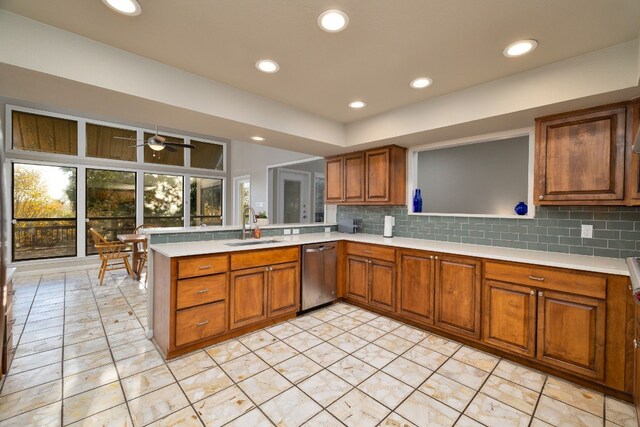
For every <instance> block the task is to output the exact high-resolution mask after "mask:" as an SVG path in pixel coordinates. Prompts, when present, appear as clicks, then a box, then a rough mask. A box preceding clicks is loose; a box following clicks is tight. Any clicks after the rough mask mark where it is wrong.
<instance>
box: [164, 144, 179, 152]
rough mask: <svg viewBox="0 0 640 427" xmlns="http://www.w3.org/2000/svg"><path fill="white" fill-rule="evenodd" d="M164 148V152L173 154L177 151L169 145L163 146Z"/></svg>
mask: <svg viewBox="0 0 640 427" xmlns="http://www.w3.org/2000/svg"><path fill="white" fill-rule="evenodd" d="M164 148H165V150H167V151H172V152H173V151H178V149H177V148H174V147H173V146H171V145H166V144H165V146H164Z"/></svg>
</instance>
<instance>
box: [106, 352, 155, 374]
mask: <svg viewBox="0 0 640 427" xmlns="http://www.w3.org/2000/svg"><path fill="white" fill-rule="evenodd" d="M162 364H164V360H163V359H162V357H161V356H160V355H159V354H158V353H157V352H153V351H149V352H147V353H142V354H139V355H137V356H133V357H129V358H128V359H122V360H118V361H117V362H116V369H118V374H120V378H126V377H129V376H131V375H135V374H137V373H140V372H142V371H146V370H148V369H151V368H155V367H156V366H160V365H162Z"/></svg>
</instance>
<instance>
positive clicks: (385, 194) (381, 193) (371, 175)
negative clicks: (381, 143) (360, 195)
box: [365, 148, 389, 202]
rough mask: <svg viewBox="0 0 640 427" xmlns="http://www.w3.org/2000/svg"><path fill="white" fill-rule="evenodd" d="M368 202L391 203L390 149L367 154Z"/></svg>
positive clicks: (371, 151)
mask: <svg viewBox="0 0 640 427" xmlns="http://www.w3.org/2000/svg"><path fill="white" fill-rule="evenodd" d="M365 175H366V192H365V200H366V201H367V202H387V201H389V148H381V149H379V150H370V151H367V152H366V173H365Z"/></svg>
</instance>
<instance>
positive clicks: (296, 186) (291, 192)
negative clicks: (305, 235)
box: [277, 170, 312, 224]
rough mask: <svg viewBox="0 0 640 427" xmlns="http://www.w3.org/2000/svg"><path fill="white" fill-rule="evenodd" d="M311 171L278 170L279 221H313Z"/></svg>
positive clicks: (298, 222)
mask: <svg viewBox="0 0 640 427" xmlns="http://www.w3.org/2000/svg"><path fill="white" fill-rule="evenodd" d="M309 182H310V178H309V172H301V171H293V170H282V171H280V172H278V195H277V204H278V223H280V224H300V223H310V222H311V207H312V204H311V196H310V193H309Z"/></svg>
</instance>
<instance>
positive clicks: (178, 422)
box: [149, 406, 202, 427]
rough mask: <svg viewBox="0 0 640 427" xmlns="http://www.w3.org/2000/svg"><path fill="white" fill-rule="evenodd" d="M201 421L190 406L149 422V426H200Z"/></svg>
mask: <svg viewBox="0 0 640 427" xmlns="http://www.w3.org/2000/svg"><path fill="white" fill-rule="evenodd" d="M201 426H202V422H201V421H200V418H198V414H196V412H195V411H194V410H193V408H192V407H191V406H187V407H186V408H182V409H180V410H179V411H176V412H174V413H173V414H171V415H167V416H166V417H164V418H161V419H159V420H158V421H156V422H154V423H151V424H149V427H201Z"/></svg>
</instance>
